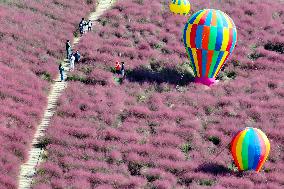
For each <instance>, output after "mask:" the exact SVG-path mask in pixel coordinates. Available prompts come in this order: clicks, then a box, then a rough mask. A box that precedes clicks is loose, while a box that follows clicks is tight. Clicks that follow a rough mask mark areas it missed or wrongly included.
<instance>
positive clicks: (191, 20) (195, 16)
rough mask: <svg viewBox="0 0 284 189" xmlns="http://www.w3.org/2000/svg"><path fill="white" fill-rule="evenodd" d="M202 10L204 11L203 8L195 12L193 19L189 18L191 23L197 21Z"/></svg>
mask: <svg viewBox="0 0 284 189" xmlns="http://www.w3.org/2000/svg"><path fill="white" fill-rule="evenodd" d="M202 11H203V10H200V11H198V12H196V13H194V15H192V17H191V19H190V20H189V23H190V24H193V23H194V21H195V19H196V18H197V16H198V15H199V14H200V13H201V12H202Z"/></svg>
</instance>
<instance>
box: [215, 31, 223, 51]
mask: <svg viewBox="0 0 284 189" xmlns="http://www.w3.org/2000/svg"><path fill="white" fill-rule="evenodd" d="M222 42H223V28H222V27H217V39H216V45H215V50H216V51H219V50H220V49H221V46H222Z"/></svg>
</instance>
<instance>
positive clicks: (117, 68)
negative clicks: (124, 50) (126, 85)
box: [115, 61, 121, 75]
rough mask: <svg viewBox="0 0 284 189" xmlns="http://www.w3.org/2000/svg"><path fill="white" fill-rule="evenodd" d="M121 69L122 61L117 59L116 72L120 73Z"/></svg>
mask: <svg viewBox="0 0 284 189" xmlns="http://www.w3.org/2000/svg"><path fill="white" fill-rule="evenodd" d="M120 69H121V66H120V63H119V62H118V61H116V62H115V73H116V74H118V75H119V74H120Z"/></svg>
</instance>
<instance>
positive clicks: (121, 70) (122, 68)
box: [120, 62, 125, 79]
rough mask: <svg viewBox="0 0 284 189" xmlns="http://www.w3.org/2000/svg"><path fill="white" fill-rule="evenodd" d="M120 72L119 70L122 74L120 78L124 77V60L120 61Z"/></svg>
mask: <svg viewBox="0 0 284 189" xmlns="http://www.w3.org/2000/svg"><path fill="white" fill-rule="evenodd" d="M120 72H121V75H122V79H124V77H125V67H124V62H121V68H120Z"/></svg>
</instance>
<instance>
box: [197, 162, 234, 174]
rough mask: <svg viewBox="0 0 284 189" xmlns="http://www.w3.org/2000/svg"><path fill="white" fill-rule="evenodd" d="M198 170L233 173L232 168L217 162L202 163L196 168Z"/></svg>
mask: <svg viewBox="0 0 284 189" xmlns="http://www.w3.org/2000/svg"><path fill="white" fill-rule="evenodd" d="M196 171H201V172H204V173H208V174H212V175H225V174H228V173H232V172H231V170H230V169H228V168H227V167H225V166H223V165H219V164H216V163H205V164H202V165H200V166H199V167H198V168H197V169H196Z"/></svg>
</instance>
